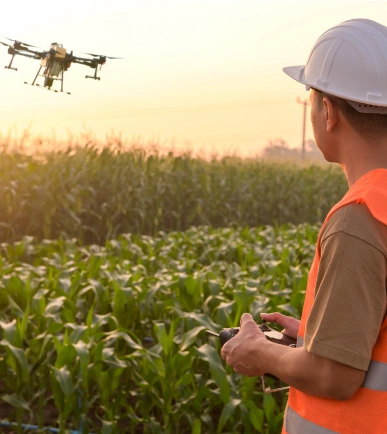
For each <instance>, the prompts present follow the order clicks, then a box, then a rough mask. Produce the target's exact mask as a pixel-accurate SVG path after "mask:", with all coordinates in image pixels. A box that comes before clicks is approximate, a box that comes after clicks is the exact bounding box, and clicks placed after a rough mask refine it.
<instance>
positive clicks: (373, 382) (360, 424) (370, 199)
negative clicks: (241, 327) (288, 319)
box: [282, 169, 387, 434]
mask: <svg viewBox="0 0 387 434" xmlns="http://www.w3.org/2000/svg"><path fill="white" fill-rule="evenodd" d="M353 202H355V203H365V204H366V205H367V207H368V209H369V210H370V212H371V213H372V215H373V216H374V217H375V218H376V219H377V220H379V221H381V222H382V223H384V224H385V225H387V170H386V169H377V170H373V171H371V172H369V173H367V174H366V175H364V176H363V177H362V178H360V179H359V180H358V181H357V182H356V183H355V184H354V185H353V186H352V187H351V188H350V189H349V190H348V192H347V194H346V195H345V196H344V197H343V199H342V200H341V201H340V202H339V203H338V204H336V205H335V206H334V207H333V208H332V209H331V211H330V212H329V214H328V216H327V218H326V219H325V222H324V224H323V226H322V227H324V225H325V224H326V222H327V221H328V220H329V218H330V217H331V215H332V214H333V213H334V212H335V211H336V210H337V209H339V208H341V207H342V206H345V205H347V204H349V203H353ZM320 241H321V231H320V235H319V237H318V241H317V246H316V253H315V257H314V260H313V263H312V267H311V270H310V273H309V277H308V285H307V289H306V294H305V302H304V308H303V311H302V317H301V323H300V329H299V335H298V339H297V346H302V343H303V339H304V335H305V326H306V322H307V320H308V317H309V313H310V310H311V308H312V305H313V302H314V294H315V287H316V279H317V272H318V268H319V263H320ZM353 327H354V330H356V327H357V324H353ZM371 359H372V360H371V363H370V365H369V368H368V371H367V375H366V377H365V380H364V383H363V384H362V386H361V387H360V388H359V389H358V391H357V392H356V393H355V395H354V396H352V398H350V399H349V400H347V401H337V400H335V399H330V398H319V397H316V396H313V395H309V394H307V393H304V392H300V391H299V390H297V389H295V388H293V387H291V388H290V392H289V400H288V405H287V408H286V411H285V417H284V426H283V430H282V433H283V434H285V433H286V434H332V433H336V434H337V433H340V434H357V433H359V434H385V433H387V318H385V320H384V321H383V323H382V325H381V327H380V331H379V335H378V339H377V341H376V343H375V346H374V348H373V351H372V356H371Z"/></svg>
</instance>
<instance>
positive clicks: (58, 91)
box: [24, 81, 71, 95]
mask: <svg viewBox="0 0 387 434" xmlns="http://www.w3.org/2000/svg"><path fill="white" fill-rule="evenodd" d="M24 84H29V85H30V86H34V87H39V88H40V89H47V90H50V91H51V92H55V93H65V94H67V95H71V92H64V91H63V90H57V89H50V88H49V87H44V86H41V85H40V84H38V83H36V84H32V83H27V82H26V81H25V82H24Z"/></svg>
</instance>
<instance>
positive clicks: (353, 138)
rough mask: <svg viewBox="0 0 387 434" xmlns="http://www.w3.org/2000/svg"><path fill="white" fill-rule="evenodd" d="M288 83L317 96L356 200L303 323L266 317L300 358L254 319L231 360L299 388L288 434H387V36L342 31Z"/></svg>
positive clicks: (333, 223) (353, 25) (318, 114)
mask: <svg viewBox="0 0 387 434" xmlns="http://www.w3.org/2000/svg"><path fill="white" fill-rule="evenodd" d="M284 72H285V73H287V74H288V75H290V76H291V77H292V78H294V79H295V80H297V81H298V82H300V83H303V84H305V85H306V86H307V89H311V95H310V102H311V120H312V125H313V132H314V135H315V140H316V143H317V146H318V147H319V149H320V150H321V152H322V154H323V155H324V157H325V159H326V160H328V161H331V162H336V163H339V164H340V165H341V167H342V169H343V170H344V173H345V175H346V178H347V180H348V184H349V190H348V192H347V194H346V195H345V196H344V198H343V199H342V200H341V201H340V202H339V203H338V204H337V205H335V207H334V208H333V209H332V210H331V211H330V213H329V214H328V216H327V218H326V220H325V222H324V224H323V226H322V229H321V231H320V234H319V238H318V242H317V246H316V254H315V258H314V261H313V264H312V268H311V270H310V274H309V278H308V286H307V290H306V295H305V302H304V308H303V313H302V318H301V321H298V320H297V319H295V318H291V317H287V316H284V315H281V314H279V313H272V314H262V315H261V316H262V318H264V319H266V320H267V321H274V322H277V323H278V324H279V325H281V326H282V327H284V330H283V332H284V333H285V334H287V335H289V336H292V337H295V338H296V337H297V348H295V349H294V348H290V347H286V346H282V345H278V344H275V343H272V342H270V341H268V340H266V339H265V337H264V335H263V333H262V332H261V330H260V329H259V327H258V326H257V324H256V323H255V322H254V321H253V318H252V317H251V315H250V314H244V315H243V316H242V318H241V329H240V332H239V333H238V335H237V336H236V337H234V338H233V339H231V340H230V341H228V342H227V343H226V344H225V345H224V346H223V348H222V357H223V358H224V359H225V360H226V362H227V363H228V364H229V365H231V366H232V367H233V368H234V370H235V371H236V372H239V373H241V374H244V375H247V376H257V375H262V374H263V373H271V374H274V375H276V376H277V377H279V378H280V379H281V380H283V381H284V382H285V383H287V384H289V385H290V386H291V387H290V392H289V400H288V405H287V408H286V412H285V417H284V427H283V433H288V434H304V433H305V434H329V433H340V434H354V433H361V434H366V433H370V434H377V433H387V319H386V302H387V297H386V281H387V116H386V115H387V28H386V27H384V26H382V25H380V24H378V23H376V22H373V21H370V20H362V19H357V20H350V21H346V22H344V23H341V24H339V25H337V26H335V27H333V28H331V29H329V30H328V31H327V32H325V33H324V34H323V35H322V36H321V37H320V38H319V39H318V40H317V42H316V44H315V45H314V47H313V48H312V51H311V54H310V57H309V59H308V61H307V63H306V65H305V66H302V67H301V66H300V67H289V68H284Z"/></svg>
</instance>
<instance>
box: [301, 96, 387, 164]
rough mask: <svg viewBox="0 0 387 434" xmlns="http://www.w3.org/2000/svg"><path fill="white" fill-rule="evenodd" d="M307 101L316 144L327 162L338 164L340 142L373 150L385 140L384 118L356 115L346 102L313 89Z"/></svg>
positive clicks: (386, 136)
mask: <svg viewBox="0 0 387 434" xmlns="http://www.w3.org/2000/svg"><path fill="white" fill-rule="evenodd" d="M310 102H311V107H312V110H311V120H312V126H313V132H314V135H315V139H316V144H317V146H318V147H319V149H320V150H321V152H322V153H323V154H324V156H325V158H326V159H327V160H328V161H333V162H341V161H340V155H339V154H340V151H341V148H340V142H341V141H344V142H349V141H351V140H352V141H356V142H359V141H361V142H363V143H364V146H368V147H370V148H371V149H372V148H376V147H378V145H379V144H380V143H382V142H385V141H386V139H387V115H384V114H378V113H361V112H358V111H357V110H355V109H354V108H353V107H352V105H350V104H349V103H348V102H347V101H346V100H344V99H342V98H338V97H335V96H332V95H329V94H327V93H325V92H322V91H319V90H315V89H312V90H311V95H310ZM356 136H357V138H356Z"/></svg>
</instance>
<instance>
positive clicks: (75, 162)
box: [0, 146, 347, 243]
mask: <svg viewBox="0 0 387 434" xmlns="http://www.w3.org/2000/svg"><path fill="white" fill-rule="evenodd" d="M346 190H347V184H346V181H345V179H344V176H343V174H342V172H341V170H340V169H338V168H337V167H334V166H330V165H329V166H321V165H304V166H300V165H296V164H294V163H287V164H280V163H278V162H269V161H262V160H259V159H242V158H238V157H224V158H220V159H215V158H214V159H212V160H211V161H207V160H204V159H200V158H195V157H193V156H192V155H190V154H189V153H187V154H184V155H177V154H174V153H169V154H166V155H161V154H160V153H158V152H157V151H152V152H146V151H144V150H142V149H131V150H125V151H124V150H120V149H114V148H113V147H105V148H103V149H101V150H99V149H97V148H96V147H93V146H85V147H76V148H73V149H70V148H69V149H68V150H52V151H45V152H43V153H40V154H39V155H38V156H36V155H35V156H31V155H27V154H26V153H21V152H17V151H3V152H2V153H1V154H0V194H1V201H0V242H1V241H7V242H11V241H15V240H18V239H21V238H22V237H23V236H26V235H32V236H35V237H37V238H38V239H44V238H49V239H53V238H58V237H66V238H73V237H75V238H78V239H81V240H82V241H83V242H85V243H104V242H105V240H106V239H109V238H114V237H116V236H118V235H119V234H121V233H127V232H132V233H141V234H152V235H154V234H156V233H157V232H158V231H172V230H186V229H187V228H189V227H191V226H199V225H209V226H212V227H225V226H229V225H237V226H250V227H254V226H258V225H264V224H271V225H272V224H282V223H294V224H299V223H304V222H308V223H316V222H319V221H322V220H323V219H324V217H325V215H326V214H327V212H328V211H329V209H330V207H331V206H332V205H333V204H334V203H335V202H337V201H338V200H339V199H340V198H341V197H342V196H343V194H344V193H345V191H346Z"/></svg>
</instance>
